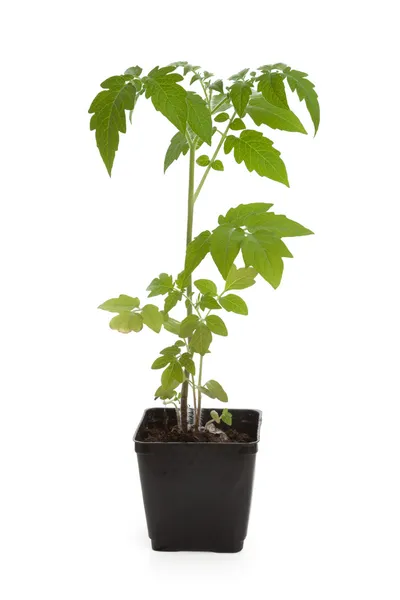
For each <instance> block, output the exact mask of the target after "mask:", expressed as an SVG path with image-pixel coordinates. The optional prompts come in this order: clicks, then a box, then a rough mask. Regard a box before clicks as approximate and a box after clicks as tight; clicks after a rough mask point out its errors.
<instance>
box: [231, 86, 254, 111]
mask: <svg viewBox="0 0 400 600" xmlns="http://www.w3.org/2000/svg"><path fill="white" fill-rule="evenodd" d="M229 95H230V98H231V100H232V104H233V107H234V109H235V110H236V112H237V114H238V115H239V117H244V115H245V114H246V106H247V104H248V102H249V98H250V96H251V87H250V85H249V84H248V83H245V82H244V81H237V82H236V83H234V84H233V86H232V87H231V90H230V92H229Z"/></svg>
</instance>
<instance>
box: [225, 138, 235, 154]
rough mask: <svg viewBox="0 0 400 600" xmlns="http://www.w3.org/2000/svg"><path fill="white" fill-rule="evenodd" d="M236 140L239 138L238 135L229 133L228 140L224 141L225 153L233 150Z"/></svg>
mask: <svg viewBox="0 0 400 600" xmlns="http://www.w3.org/2000/svg"><path fill="white" fill-rule="evenodd" d="M236 140H237V137H236V136H234V135H228V137H227V138H226V140H225V142H224V152H225V154H229V152H230V151H231V150H232V148H234V147H235V144H236Z"/></svg>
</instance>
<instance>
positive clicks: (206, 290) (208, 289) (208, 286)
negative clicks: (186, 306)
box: [194, 279, 218, 296]
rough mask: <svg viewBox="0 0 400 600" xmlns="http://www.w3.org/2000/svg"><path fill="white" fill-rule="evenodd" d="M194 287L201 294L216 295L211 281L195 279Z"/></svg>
mask: <svg viewBox="0 0 400 600" xmlns="http://www.w3.org/2000/svg"><path fill="white" fill-rule="evenodd" d="M194 285H195V286H196V287H197V289H198V290H199V292H201V293H202V294H211V296H216V295H217V293H218V290H217V286H216V285H215V283H214V282H213V281H211V279H197V281H195V282H194Z"/></svg>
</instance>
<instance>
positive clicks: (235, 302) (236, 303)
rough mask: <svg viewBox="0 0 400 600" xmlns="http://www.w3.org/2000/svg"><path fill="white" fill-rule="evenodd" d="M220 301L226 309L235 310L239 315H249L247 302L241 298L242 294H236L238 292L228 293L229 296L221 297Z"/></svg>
mask: <svg viewBox="0 0 400 600" xmlns="http://www.w3.org/2000/svg"><path fill="white" fill-rule="evenodd" d="M219 302H220V304H221V306H222V308H224V309H225V310H227V311H228V312H234V313H236V314H238V315H247V314H249V311H248V308H247V304H246V302H245V301H244V300H243V298H240V296H236V294H228V295H227V296H222V297H221V298H220V299H219Z"/></svg>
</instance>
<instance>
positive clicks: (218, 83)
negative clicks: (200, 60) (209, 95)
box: [210, 79, 224, 94]
mask: <svg viewBox="0 0 400 600" xmlns="http://www.w3.org/2000/svg"><path fill="white" fill-rule="evenodd" d="M210 89H212V90H215V91H216V92H219V93H220V94H223V93H224V84H223V81H222V79H216V80H215V81H214V82H213V83H212V84H211V85H210Z"/></svg>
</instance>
